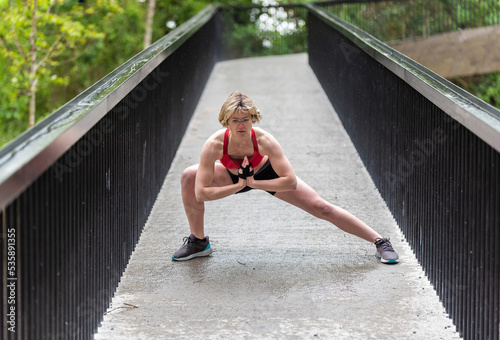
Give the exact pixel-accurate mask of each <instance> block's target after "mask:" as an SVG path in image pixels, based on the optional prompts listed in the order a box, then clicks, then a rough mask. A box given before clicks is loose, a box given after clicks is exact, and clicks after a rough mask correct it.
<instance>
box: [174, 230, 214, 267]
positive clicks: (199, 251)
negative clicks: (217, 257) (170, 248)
mask: <svg viewBox="0 0 500 340" xmlns="http://www.w3.org/2000/svg"><path fill="white" fill-rule="evenodd" d="M210 254H212V247H210V242H209V241H208V236H206V237H205V238H204V239H203V240H200V239H197V238H196V237H195V236H194V235H193V234H191V235H189V237H184V244H183V245H182V247H181V249H179V250H177V251H176V252H175V253H174V256H172V260H174V261H187V260H191V259H192V258H195V257H201V256H208V255H210Z"/></svg>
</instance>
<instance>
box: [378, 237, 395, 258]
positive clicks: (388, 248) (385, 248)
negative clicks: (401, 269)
mask: <svg viewBox="0 0 500 340" xmlns="http://www.w3.org/2000/svg"><path fill="white" fill-rule="evenodd" d="M375 246H376V247H377V253H376V254H375V256H377V257H378V258H380V262H382V263H387V264H393V263H398V262H399V255H398V253H396V252H395V251H394V248H392V244H391V242H390V241H389V239H388V238H381V239H378V240H377V241H376V242H375Z"/></svg>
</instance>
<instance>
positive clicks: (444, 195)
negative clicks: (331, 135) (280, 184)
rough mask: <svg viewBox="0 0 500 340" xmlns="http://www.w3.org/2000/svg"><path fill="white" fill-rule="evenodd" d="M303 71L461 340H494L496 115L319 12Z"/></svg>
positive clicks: (498, 232)
mask: <svg viewBox="0 0 500 340" xmlns="http://www.w3.org/2000/svg"><path fill="white" fill-rule="evenodd" d="M308 8H309V9H310V14H309V41H308V44H309V63H310V65H311V67H312V69H313V70H314V71H315V73H316V76H317V77H318V80H319V82H320V83H321V85H322V86H323V89H324V90H325V93H326V94H327V96H328V97H329V99H330V101H331V103H332V105H333V107H334V108H335V111H336V112H337V114H338V115H339V117H340V119H341V121H342V124H343V126H344V127H345V129H346V131H347V132H348V134H349V136H350V138H351V140H352V141H353V143H354V145H355V146H356V149H357V151H358V153H359V155H360V157H361V159H362V160H363V162H364V164H365V166H366V168H367V170H368V172H369V173H370V175H371V177H372V179H373V181H374V183H375V185H376V186H377V188H378V190H379V191H380V193H381V196H382V197H383V199H384V200H385V201H386V203H387V206H388V207H389V209H390V210H391V213H392V215H393V216H394V218H395V219H396V221H397V223H398V225H399V227H400V228H401V230H402V232H403V233H404V235H405V237H406V239H407V240H408V242H409V244H410V246H411V248H412V250H413V252H414V253H415V255H416V257H417V259H418V261H419V262H420V264H421V265H422V267H423V269H424V271H425V273H426V275H427V277H428V278H429V280H430V282H431V283H432V285H433V286H434V288H435V289H436V292H437V294H438V295H439V297H440V299H441V301H442V303H443V305H444V307H445V309H446V311H447V313H448V314H449V315H450V317H451V319H452V320H453V322H454V324H455V325H456V327H457V330H458V331H459V333H460V334H461V335H462V336H463V337H464V338H465V339H478V340H479V339H481V340H482V339H498V338H499V336H500V333H499V332H500V329H499V328H498V325H499V324H500V310H499V309H498V303H499V301H500V285H499V282H500V269H499V266H498V264H499V263H500V247H499V245H500V210H499V209H498V207H499V204H500V171H499V168H500V152H499V151H500V123H499V122H500V114H499V113H500V111H499V110H497V109H495V108H493V107H491V106H490V105H488V104H486V103H484V102H482V101H481V100H479V99H477V98H476V97H474V96H472V95H470V94H468V93H466V92H464V91H462V90H461V89H460V88H458V87H456V86H455V85H453V84H452V83H450V82H448V81H447V80H445V79H443V78H441V77H439V76H438V75H436V74H434V73H433V72H431V71H429V70H427V69H425V68H424V67H423V66H421V65H419V64H417V63H416V62H414V61H412V60H410V59H409V58H407V57H405V56H404V55H402V54H400V53H398V52H396V51H395V50H393V49H391V48H390V47H388V46H386V45H384V44H383V43H381V42H380V41H379V40H377V39H376V38H374V37H373V36H371V35H369V34H367V33H365V32H363V31H361V30H360V29H358V28H357V27H354V26H353V25H351V24H348V23H346V22H344V21H342V20H340V19H339V18H336V17H334V16H332V15H331V14H329V13H327V12H326V11H324V10H321V9H319V8H318V7H317V6H314V5H308Z"/></svg>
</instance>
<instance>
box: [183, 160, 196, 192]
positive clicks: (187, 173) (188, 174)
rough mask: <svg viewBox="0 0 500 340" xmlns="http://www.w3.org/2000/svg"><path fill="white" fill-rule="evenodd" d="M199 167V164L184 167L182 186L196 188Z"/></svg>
mask: <svg viewBox="0 0 500 340" xmlns="http://www.w3.org/2000/svg"><path fill="white" fill-rule="evenodd" d="M197 169H198V166H197V165H193V166H190V167H188V168H186V169H184V171H183V172H182V175H181V187H182V188H183V189H187V188H190V187H192V188H194V184H195V181H196V172H197Z"/></svg>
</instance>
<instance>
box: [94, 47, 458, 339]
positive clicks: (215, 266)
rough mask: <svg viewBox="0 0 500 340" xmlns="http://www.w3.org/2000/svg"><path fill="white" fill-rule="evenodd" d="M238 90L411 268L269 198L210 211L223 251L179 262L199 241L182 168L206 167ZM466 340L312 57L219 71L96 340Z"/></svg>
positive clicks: (248, 198)
mask: <svg viewBox="0 0 500 340" xmlns="http://www.w3.org/2000/svg"><path fill="white" fill-rule="evenodd" d="M234 90H240V91H242V92H244V93H247V94H248V95H249V96H250V97H252V98H253V99H254V101H255V102H256V104H257V106H258V107H259V108H260V110H261V113H262V116H263V120H262V122H261V124H260V126H261V127H262V128H263V129H265V130H267V131H269V132H270V133H272V134H273V135H274V136H275V137H276V138H277V139H278V141H279V142H280V144H281V145H282V147H283V149H284V151H285V153H286V155H287V156H288V158H289V160H290V161H291V163H292V165H293V166H294V169H295V172H296V174H297V175H298V176H299V177H301V178H302V179H304V180H305V181H306V182H307V183H309V184H310V185H311V186H312V187H313V188H315V189H316V190H317V191H318V192H319V193H320V195H322V196H323V197H324V198H325V199H327V200H328V201H330V202H332V203H334V204H336V205H339V206H341V207H343V208H345V209H347V210H349V211H350V212H352V213H353V214H355V215H356V216H358V217H359V218H361V219H362V220H364V221H365V222H367V223H368V224H369V225H371V226H372V227H373V228H374V229H376V230H377V231H378V232H379V233H381V234H382V235H384V236H388V237H390V238H391V241H392V243H393V245H394V247H395V248H396V250H397V251H398V252H399V254H400V257H401V262H400V263H399V264H397V265H384V264H381V263H380V262H379V261H378V260H377V259H376V258H375V256H374V254H375V247H374V245H372V244H370V243H368V242H366V241H364V240H362V239H359V238H356V237H354V236H352V235H349V234H345V233H344V232H342V231H341V230H339V229H337V228H336V227H335V226H333V225H331V224H329V223H327V222H325V221H322V220H318V219H316V218H314V217H312V216H310V215H308V214H306V213H305V212H303V211H302V210H300V209H297V208H295V207H293V206H290V205H287V204H286V203H284V202H282V201H280V200H279V199H276V198H274V197H272V196H271V195H269V194H267V193H265V192H262V191H251V192H249V193H246V194H242V195H233V196H231V197H227V198H224V199H222V200H219V201H215V202H209V203H207V204H206V213H205V230H206V234H207V235H209V236H210V240H211V242H212V247H213V248H214V253H213V254H212V255H211V256H210V257H208V258H199V259H194V260H192V261H187V262H174V261H172V260H171V255H172V253H173V252H174V251H176V250H177V249H178V248H179V247H180V246H181V245H182V239H183V237H184V236H187V235H188V234H189V228H188V224H187V219H186V217H185V214H184V210H183V206H182V202H181V194H180V183H179V181H180V176H181V172H182V170H183V169H184V168H186V167H187V166H189V165H191V164H195V163H198V161H199V155H200V151H201V148H202V145H203V143H204V142H205V140H206V139H207V138H208V137H209V136H210V135H211V134H212V133H213V132H215V131H216V130H217V129H219V128H220V125H219V123H218V121H217V116H218V113H219V110H220V107H221V105H222V103H223V102H224V101H225V100H226V98H227V97H228V96H229V94H230V93H231V92H232V91H234ZM185 100H189V98H185ZM130 304H132V305H134V306H137V308H127V307H131V306H130ZM458 338H460V337H459V335H458V333H456V332H455V327H454V326H453V324H452V322H451V320H450V319H449V318H448V317H447V315H446V313H445V311H444V309H443V307H442V305H441V303H440V302H439V299H438V297H437V295H436V293H435V291H434V289H433V288H432V286H431V285H430V283H429V281H428V280H427V278H426V276H425V275H424V273H423V271H422V269H421V267H420V265H419V264H418V262H417V260H416V259H415V257H414V255H413V253H412V251H411V249H410V248H409V246H408V244H407V242H406V241H405V239H404V236H403V235H402V233H401V232H400V230H399V228H398V226H397V224H396V222H395V221H394V220H393V218H392V216H391V213H390V212H389V210H388V209H387V207H386V205H385V203H384V201H383V200H382V198H381V197H380V195H379V193H378V191H377V190H376V188H375V186H374V184H373V182H372V180H371V178H370V176H369V175H368V173H367V171H366V169H365V168H364V166H363V164H362V162H361V160H360V158H359V156H358V154H357V152H356V150H355V148H354V147H353V145H352V143H351V141H350V139H349V136H348V135H347V133H346V132H345V130H344V129H343V127H342V124H341V122H340V121H339V119H338V117H337V115H336V113H335V111H334V110H333V108H332V106H331V105H330V103H329V101H328V99H327V98H326V95H325V94H324V92H323V90H322V89H321V86H320V85H319V83H318V81H317V79H316V77H315V76H314V73H313V72H312V70H311V69H310V67H309V65H308V62H307V55H304V54H301V55H292V56H284V57H264V58H252V59H240V60H233V61H227V62H221V63H218V64H217V65H216V67H215V69H214V71H213V73H212V75H211V77H210V80H209V82H208V85H207V87H206V88H205V91H204V93H203V96H202V98H201V101H200V103H199V104H198V107H197V110H196V112H195V116H194V117H193V119H192V121H191V123H190V126H189V127H188V131H187V133H186V135H185V137H184V139H183V141H182V144H181V146H180V148H179V150H178V152H177V154H176V157H175V159H174V162H173V164H172V167H171V169H170V172H169V174H168V176H167V178H166V180H165V183H164V185H163V188H162V191H161V193H160V195H159V197H158V199H157V201H156V204H155V206H154V209H153V211H152V212H151V215H150V218H149V220H148V223H147V225H146V226H145V228H144V231H143V233H142V235H141V239H140V241H139V243H138V245H137V247H136V250H135V251H134V253H133V254H132V257H131V259H130V263H129V265H128V267H127V269H126V271H125V273H124V276H123V277H122V281H121V283H120V285H119V286H118V288H117V292H116V294H115V297H114V298H113V302H112V306H111V307H110V309H109V311H108V313H107V314H106V315H105V316H104V320H103V322H102V326H101V327H100V328H99V330H98V333H97V334H96V335H95V339H96V340H102V339H107V340H109V339H148V340H149V339H458Z"/></svg>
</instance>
